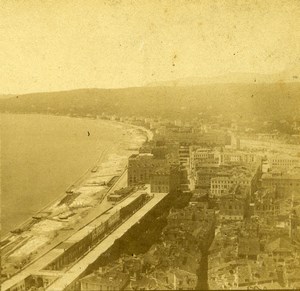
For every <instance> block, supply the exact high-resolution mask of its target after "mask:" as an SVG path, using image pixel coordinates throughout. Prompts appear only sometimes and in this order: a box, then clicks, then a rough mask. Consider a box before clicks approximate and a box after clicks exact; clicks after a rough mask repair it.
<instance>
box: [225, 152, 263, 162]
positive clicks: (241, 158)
mask: <svg viewBox="0 0 300 291" xmlns="http://www.w3.org/2000/svg"><path fill="white" fill-rule="evenodd" d="M259 162H261V157H260V156H258V155H257V154H255V153H249V152H243V151H233V150H224V151H221V152H220V164H231V163H235V164H236V163H240V164H242V163H245V164H251V163H259Z"/></svg>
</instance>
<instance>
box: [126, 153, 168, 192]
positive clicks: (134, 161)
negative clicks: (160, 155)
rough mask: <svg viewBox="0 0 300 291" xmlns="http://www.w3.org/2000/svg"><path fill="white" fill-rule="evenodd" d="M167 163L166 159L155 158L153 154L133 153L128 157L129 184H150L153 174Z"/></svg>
mask: <svg viewBox="0 0 300 291" xmlns="http://www.w3.org/2000/svg"><path fill="white" fill-rule="evenodd" d="M166 165H167V160H166V159H155V158H154V156H153V155H152V154H145V155H144V154H139V155H131V156H130V157H129V159H128V185H129V186H132V185H138V184H150V176H151V174H152V173H154V171H155V170H156V169H158V168H160V167H164V166H166Z"/></svg>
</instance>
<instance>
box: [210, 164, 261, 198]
mask: <svg viewBox="0 0 300 291" xmlns="http://www.w3.org/2000/svg"><path fill="white" fill-rule="evenodd" d="M227 174H228V176H223V175H222V176H218V177H215V178H212V179H211V186H210V195H211V196H212V197H220V196H222V195H223V194H225V193H226V192H227V191H228V190H229V189H230V188H231V186H232V185H236V184H240V185H242V186H247V187H248V188H249V189H250V193H253V192H254V191H255V190H256V187H257V183H258V179H259V178H260V174H261V166H260V164H253V165H250V166H249V167H245V166H240V165H239V166H237V167H234V168H232V169H231V170H229V171H228V172H227Z"/></svg>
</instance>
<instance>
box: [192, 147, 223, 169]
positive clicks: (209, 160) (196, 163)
mask: <svg viewBox="0 0 300 291" xmlns="http://www.w3.org/2000/svg"><path fill="white" fill-rule="evenodd" d="M219 164H220V161H219V153H218V152H216V151H214V150H213V149H210V148H203V147H199V146H191V147H190V171H191V172H193V171H195V170H197V169H198V168H199V167H201V166H202V165H206V166H218V165H219Z"/></svg>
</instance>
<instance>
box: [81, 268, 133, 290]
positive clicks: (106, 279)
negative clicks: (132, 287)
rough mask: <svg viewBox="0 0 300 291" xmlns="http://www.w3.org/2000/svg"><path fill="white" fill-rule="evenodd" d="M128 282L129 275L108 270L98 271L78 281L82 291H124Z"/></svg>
mask: <svg viewBox="0 0 300 291" xmlns="http://www.w3.org/2000/svg"><path fill="white" fill-rule="evenodd" d="M129 282H130V276H129V274H127V273H124V272H121V271H118V270H110V271H106V272H105V271H104V272H103V271H102V270H99V271H96V272H94V273H92V274H90V275H87V276H86V277H84V278H82V279H80V285H81V290H82V291H91V290H103V291H104V290H124V288H125V287H126V286H127V285H128V284H129Z"/></svg>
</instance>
